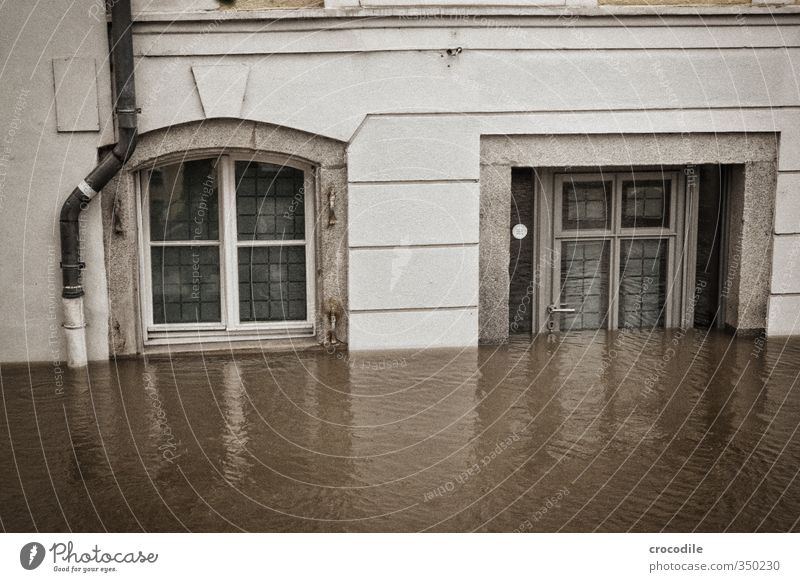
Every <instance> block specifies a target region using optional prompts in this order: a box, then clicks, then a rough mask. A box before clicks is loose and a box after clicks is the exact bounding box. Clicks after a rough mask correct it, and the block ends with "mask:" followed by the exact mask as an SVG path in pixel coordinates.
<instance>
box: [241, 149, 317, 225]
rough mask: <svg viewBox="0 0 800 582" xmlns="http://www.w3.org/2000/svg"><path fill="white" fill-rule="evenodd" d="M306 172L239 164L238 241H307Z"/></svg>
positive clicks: (260, 163) (262, 165)
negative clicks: (304, 179) (304, 176)
mask: <svg viewBox="0 0 800 582" xmlns="http://www.w3.org/2000/svg"><path fill="white" fill-rule="evenodd" d="M304 196H305V189H304V187H303V172H302V171H301V170H297V169H295V168H288V167H286V166H277V165H275V164H265V163H262V162H246V161H240V162H236V225H237V230H238V233H239V240H283V239H291V240H302V239H304V238H305V236H306V234H305V203H304Z"/></svg>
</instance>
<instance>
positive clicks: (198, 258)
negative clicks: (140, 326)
mask: <svg viewBox="0 0 800 582" xmlns="http://www.w3.org/2000/svg"><path fill="white" fill-rule="evenodd" d="M150 251H151V255H150V256H151V263H152V279H153V323H198V322H218V321H220V295H219V247H216V246H198V247H153V248H151V249H150Z"/></svg>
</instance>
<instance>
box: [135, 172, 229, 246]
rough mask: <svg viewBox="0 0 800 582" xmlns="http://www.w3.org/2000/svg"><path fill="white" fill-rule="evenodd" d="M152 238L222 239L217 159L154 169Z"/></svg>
mask: <svg viewBox="0 0 800 582" xmlns="http://www.w3.org/2000/svg"><path fill="white" fill-rule="evenodd" d="M148 191H149V195H150V240H156V241H158V240H184V241H185V240H218V239H219V211H218V206H217V168H216V160H210V159H209V160H194V161H190V162H182V163H180V164H172V165H169V166H162V167H160V168H156V169H155V170H152V171H151V172H150V177H149V179H148Z"/></svg>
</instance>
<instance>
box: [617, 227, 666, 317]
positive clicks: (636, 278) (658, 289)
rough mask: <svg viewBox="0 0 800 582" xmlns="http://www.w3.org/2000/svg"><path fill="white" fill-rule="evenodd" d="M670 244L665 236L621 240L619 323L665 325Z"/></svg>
mask: <svg viewBox="0 0 800 582" xmlns="http://www.w3.org/2000/svg"><path fill="white" fill-rule="evenodd" d="M668 244H669V243H668V242H667V241H666V240H664V239H637V240H623V241H621V247H620V249H621V256H620V269H619V272H620V277H619V279H620V283H619V325H620V327H644V328H648V327H663V326H664V300H665V297H666V288H667V248H668Z"/></svg>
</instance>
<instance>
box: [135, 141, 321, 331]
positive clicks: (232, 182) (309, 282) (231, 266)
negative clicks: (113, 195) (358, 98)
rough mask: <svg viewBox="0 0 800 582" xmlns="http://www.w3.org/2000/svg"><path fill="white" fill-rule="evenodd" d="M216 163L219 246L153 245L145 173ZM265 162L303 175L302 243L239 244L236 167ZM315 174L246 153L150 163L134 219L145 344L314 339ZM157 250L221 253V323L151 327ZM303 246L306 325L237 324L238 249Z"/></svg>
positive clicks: (284, 160) (139, 179)
mask: <svg viewBox="0 0 800 582" xmlns="http://www.w3.org/2000/svg"><path fill="white" fill-rule="evenodd" d="M202 159H215V160H216V161H217V164H218V166H217V171H218V183H219V187H218V190H217V196H218V205H217V206H218V209H219V240H218V241H204V240H192V241H151V240H150V211H149V209H150V204H149V192H148V180H147V179H146V174H147V172H149V171H151V170H152V169H155V168H158V167H161V166H167V165H170V164H178V163H182V162H188V161H194V160H202ZM237 161H246V162H251V163H255V162H263V163H268V164H275V165H278V166H282V167H287V168H293V169H296V170H300V171H302V172H303V190H304V196H303V202H304V212H305V238H304V239H303V240H294V239H286V240H245V241H240V240H239V239H238V232H237V220H236V162H237ZM314 176H315V168H314V166H312V165H311V164H307V163H304V162H301V161H298V160H295V159H293V158H288V157H287V156H281V155H277V154H266V153H258V154H256V153H253V152H248V151H244V150H226V151H224V152H222V151H220V150H212V151H209V150H206V151H195V152H191V153H186V154H179V155H173V156H164V157H162V158H159V159H158V160H157V161H156V162H154V163H148V164H147V165H146V166H144V167H141V168H139V169H138V170H136V173H135V184H136V200H137V215H138V216H137V218H138V224H139V265H140V269H139V289H140V293H139V302H140V310H139V311H140V313H141V325H142V330H143V334H142V335H143V343H144V345H145V346H157V345H166V344H176V343H201V342H202V343H211V342H229V341H232V340H235V341H249V340H264V339H287V338H300V337H311V336H314V335H315V324H316V263H315V254H316V253H315V249H316V244H315V240H316V230H315V227H316V221H315V219H314V217H315V211H314V208H315V198H316V184H315V177H314ZM155 246H160V247H166V246H218V247H219V248H220V267H219V268H220V316H221V317H220V320H221V321H220V322H211V323H188V324H187V323H164V324H156V323H154V322H153V305H152V302H153V287H152V265H151V249H152V248H153V247H155ZM269 246H282V247H284V246H305V249H306V253H305V259H306V319H305V320H297V321H270V322H266V321H264V322H261V321H258V322H242V321H240V320H239V281H238V279H239V273H238V252H237V251H238V249H239V248H242V247H246V248H249V247H269Z"/></svg>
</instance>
